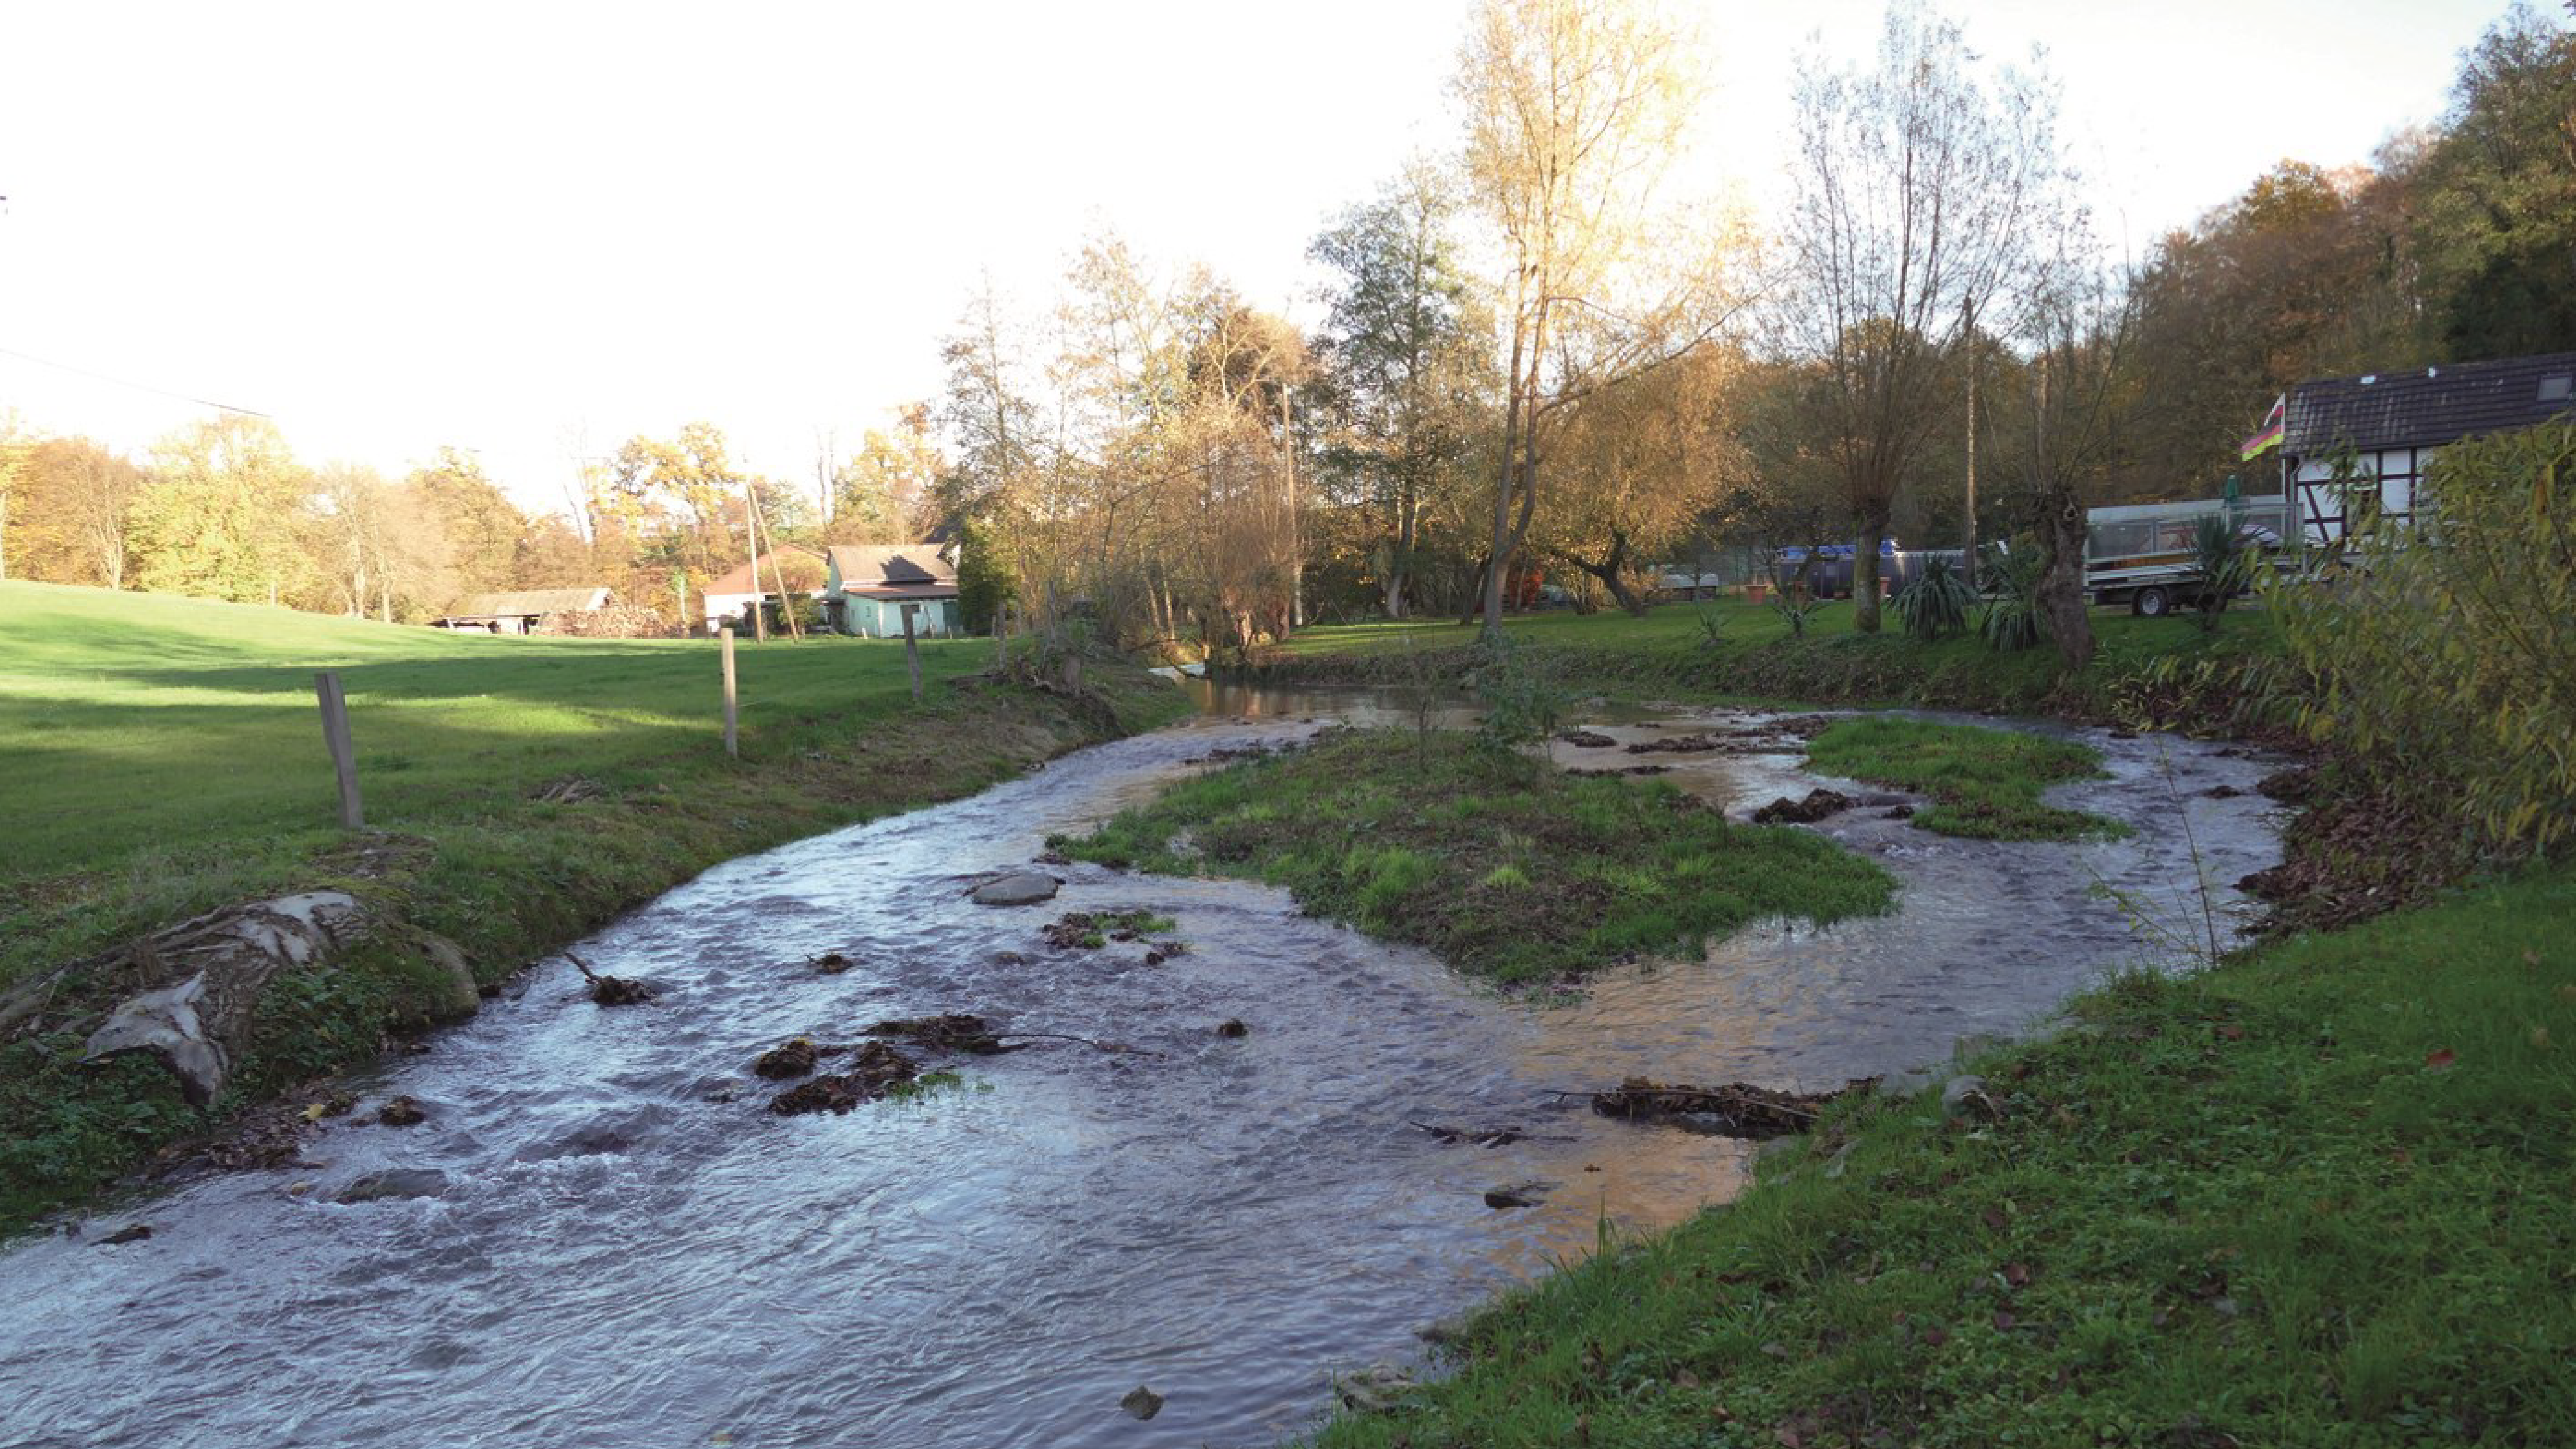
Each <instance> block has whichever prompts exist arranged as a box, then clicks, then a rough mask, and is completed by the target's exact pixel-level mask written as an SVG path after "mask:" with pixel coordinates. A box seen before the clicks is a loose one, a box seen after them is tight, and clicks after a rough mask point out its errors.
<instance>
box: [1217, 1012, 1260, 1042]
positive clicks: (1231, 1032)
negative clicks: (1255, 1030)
mask: <svg viewBox="0 0 2576 1449" xmlns="http://www.w3.org/2000/svg"><path fill="white" fill-rule="evenodd" d="M1216 1034H1217V1035H1218V1036H1221V1037H1226V1038H1229V1039H1233V1038H1239V1037H1247V1036H1250V1035H1252V1028H1251V1027H1248V1026H1245V1025H1244V1024H1243V1023H1242V1021H1240V1020H1239V1019H1237V1018H1235V1017H1231V1016H1229V1017H1227V1018H1226V1019H1225V1020H1223V1021H1220V1022H1218V1023H1217V1024H1216Z"/></svg>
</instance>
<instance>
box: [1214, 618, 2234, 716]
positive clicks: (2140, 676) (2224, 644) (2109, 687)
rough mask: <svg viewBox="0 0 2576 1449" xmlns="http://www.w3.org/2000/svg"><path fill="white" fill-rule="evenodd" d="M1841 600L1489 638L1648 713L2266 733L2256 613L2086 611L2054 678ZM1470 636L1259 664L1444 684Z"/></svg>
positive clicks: (1314, 638) (1358, 679) (1551, 624)
mask: <svg viewBox="0 0 2576 1449" xmlns="http://www.w3.org/2000/svg"><path fill="white" fill-rule="evenodd" d="M1851 621H1852V610H1851V605H1850V604H1849V603H1848V602H1842V603H1834V604H1829V605H1827V606H1826V607H1825V608H1824V609H1823V611H1822V612H1820V613H1819V614H1818V615H1817V616H1816V617H1815V618H1814V619H1813V620H1811V621H1810V622H1809V624H1808V626H1807V632H1806V635H1805V637H1804V638H1796V637H1793V636H1792V634H1791V631H1790V628H1789V625H1788V624H1787V622H1786V621H1784V620H1783V619H1782V618H1781V617H1780V615H1779V614H1778V613H1776V612H1775V611H1773V610H1772V609H1771V608H1769V607H1768V606H1756V605H1750V604H1746V603H1744V602H1742V601H1741V600H1733V599H1729V600H1720V601H1713V602H1710V603H1706V604H1666V605H1662V606H1660V607H1657V608H1654V609H1651V610H1648V611H1647V612H1646V613H1645V614H1644V615H1643V616H1642V617H1640V616H1632V615H1629V614H1625V613H1622V612H1619V611H1617V610H1604V611H1602V612H1600V613H1595V614H1589V615H1585V614H1576V613H1573V612H1571V611H1564V610H1555V611H1549V612H1544V613H1535V614H1524V615H1516V616H1513V617H1511V618H1509V619H1507V620H1506V621H1505V630H1506V632H1507V633H1508V634H1509V636H1510V637H1511V638H1512V639H1513V640H1514V641H1516V642H1517V643H1519V644H1521V645H1523V646H1525V649H1526V651H1527V653H1528V655H1529V656H1530V657H1531V658H1532V659H1533V660H1535V661H1537V662H1539V663H1540V664H1541V665H1542V666H1543V668H1544V669H1545V671H1546V672H1547V673H1548V674H1549V675H1550V676H1552V677H1553V678H1555V679H1557V680H1558V681H1559V682H1561V683H1563V684H1565V685H1567V686H1569V687H1571V688H1575V689H1578V690H1583V691H1587V692H1597V693H1602V694H1609V695H1622V696H1630V697H1647V698H1661V699H1692V700H1708V701H1729V702H1754V701H1788V702H1797V703H1804V704H1857V705H1899V704H1904V705H1921V706H1929V707H1937V708H1954V709H1976V710H1986V711H1992V712H2000V713H2007V714H2056V715H2071V716H2079V717H2084V718H2103V719H2117V720H2120V721H2122V722H2125V723H2131V724H2138V725H2155V726H2160V727H2162V726H2177V725H2179V726H2189V727H2195V728H2216V729H2221V730H2228V731H2240V732H2241V731H2244V730H2248V729H2253V728H2257V727H2260V726H2262V725H2265V724H2268V723H2271V722H2272V719H2271V712H2270V711H2271V702H2270V701H2266V700H2263V699H2261V698H2259V697H2249V695H2259V693H2260V691H2259V690H2255V691H2249V690H2248V689H2247V688H2246V684H2247V681H2248V680H2250V679H2253V678H2255V677H2256V676H2258V675H2260V674H2261V673H2262V666H2263V665H2266V664H2268V663H2269V662H2270V661H2272V660H2274V659H2276V658H2277V657H2278V654H2279V649H2280V645H2279V640H2278V638H2277V635H2276V631H2275V629H2274V627H2273V625H2272V621H2271V620H2270V618H2269V617H2268V616H2267V615H2265V614H2264V613H2263V612H2262V611H2261V610H2259V609H2254V608H2239V609H2236V610H2233V611H2231V612H2229V613H2228V614H2226V615H2224V616H2223V617H2222V618H2221V619H2220V620H2219V627H2218V628H2217V629H2216V630H2214V631H2208V632H2204V631H2203V630H2202V629H2201V627H2200V625H2199V624H2198V622H2197V621H2195V620H2190V619H2182V618H2163V619H2141V618H2136V617H2133V616H2131V615H2129V614H2126V613H2122V612H2118V611H2114V610H2095V611H2094V613H2093V626H2094V630H2095V633H2096V637H2097V641H2098V644H2099V652H2098V653H2097V655H2096V656H2095V658H2094V660H2093V662H2092V663H2091V664H2090V665H2088V666H2087V667H2086V668H2085V669H2083V670H2081V671H2079V672H2077V673H2074V674H2068V673H2067V672H2066V671H2065V670H2064V669H2063V668H2062V667H2061V666H2060V664H2059V662H2058V657H2057V653H2056V651H2055V650H2054V649H2052V648H2048V647H2045V646H2043V647H2040V648H2035V649H2021V650H2013V651H2007V652H1998V651H1996V650H1994V649H1991V648H1989V647H1987V645H1986V644H1985V643H1984V641H1982V640H1980V639H1978V638H1976V637H1974V636H1973V635H1965V634H1954V635H1951V636H1949V637H1947V638H1944V639H1940V640H1936V641H1931V642H1926V641H1923V640H1919V639H1913V638H1909V637H1907V636H1906V634H1905V633H1904V631H1903V630H1902V629H1901V628H1900V627H1899V626H1898V625H1897V622H1896V620H1895V617H1894V614H1893V612H1892V611H1891V612H1890V613H1889V614H1888V616H1887V625H1886V628H1884V629H1883V630H1881V631H1880V632H1879V633H1876V634H1861V633H1859V632H1857V631H1855V630H1854V629H1853V628H1852V622H1851ZM1477 637H1478V630H1477V629H1476V627H1475V626H1473V625H1460V624H1458V623H1457V622H1455V621H1454V620H1449V619H1436V620H1408V621H1402V622H1386V621H1378V622H1371V623H1364V624H1333V625H1323V626H1319V627H1315V628H1309V629H1304V630H1301V631H1299V632H1298V633H1297V634H1296V635H1295V636H1294V637H1293V638H1291V639H1289V640H1288V641H1287V642H1286V643H1285V644H1283V645H1281V646H1279V647H1278V648H1277V649H1275V650H1273V651H1271V652H1270V653H1269V654H1268V655H1267V656H1265V657H1263V658H1262V659H1261V660H1260V661H1259V665H1258V667H1259V672H1260V673H1262V674H1263V675H1264V676H1265V677H1267V678H1269V679H1271V680H1273V681H1275V682H1278V683H1301V682H1302V683H1319V684H1320V683H1409V682H1411V681H1412V680H1413V679H1415V678H1418V677H1422V676H1425V675H1428V676H1431V677H1443V676H1455V675H1460V674H1463V673H1465V672H1467V671H1469V670H1472V669H1473V668H1474V667H1475V666H1476V664H1477V660H1478V651H1477V650H1475V649H1474V648H1472V647H1471V646H1473V645H1474V644H1475V643H1476V640H1477Z"/></svg>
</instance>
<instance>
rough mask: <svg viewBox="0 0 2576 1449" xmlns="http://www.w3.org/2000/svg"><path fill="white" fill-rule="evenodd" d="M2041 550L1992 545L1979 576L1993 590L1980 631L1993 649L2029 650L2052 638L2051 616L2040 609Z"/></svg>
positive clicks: (1987, 601)
mask: <svg viewBox="0 0 2576 1449" xmlns="http://www.w3.org/2000/svg"><path fill="white" fill-rule="evenodd" d="M2039 569H2040V560H2039V550H2038V549H2037V548H2035V547H2033V546H2031V545H2030V544H2028V543H2024V544H2023V546H2022V547H2020V548H2007V547H2005V546H2004V545H2003V544H2000V543H1997V544H1992V545H1989V546H1988V548H1987V550H1986V560H1985V563H1984V565H1983V566H1981V567H1980V568H1979V569H1978V570H1977V577H1979V578H1981V579H1984V580H1986V581H1987V586H1988V587H1989V589H1990V590H1991V591H1992V592H1991V594H1990V595H1989V597H1988V598H1987V599H1986V609H1985V612H1984V613H1983V614H1982V615H1980V616H1979V617H1978V619H1977V632H1978V633H1979V634H1980V635H1982V636H1984V638H1985V641H1986V645H1987V647H1989V648H1993V649H2028V648H2031V647H2032V646H2034V645H2036V644H2038V643H2039V641H2040V640H2042V639H2045V638H2047V637H2048V616H2047V615H2045V614H2042V613H2041V612H2040V611H2039Z"/></svg>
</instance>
